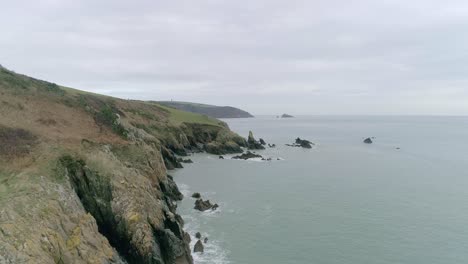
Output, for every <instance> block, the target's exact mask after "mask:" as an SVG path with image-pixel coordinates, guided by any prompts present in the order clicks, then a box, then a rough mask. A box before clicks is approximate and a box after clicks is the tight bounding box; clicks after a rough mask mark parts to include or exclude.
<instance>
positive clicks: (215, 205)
mask: <svg viewBox="0 0 468 264" xmlns="http://www.w3.org/2000/svg"><path fill="white" fill-rule="evenodd" d="M218 208H219V205H218V204H213V207H211V210H213V211H214V210H216V209H218Z"/></svg>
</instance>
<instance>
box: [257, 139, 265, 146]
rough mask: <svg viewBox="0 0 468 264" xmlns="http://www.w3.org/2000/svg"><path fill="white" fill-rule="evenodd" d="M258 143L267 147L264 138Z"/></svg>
mask: <svg viewBox="0 0 468 264" xmlns="http://www.w3.org/2000/svg"><path fill="white" fill-rule="evenodd" d="M258 141H259V142H260V144H262V145H266V142H265V140H263V138H260V139H258Z"/></svg>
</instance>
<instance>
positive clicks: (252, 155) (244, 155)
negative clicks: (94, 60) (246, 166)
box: [232, 151, 262, 160]
mask: <svg viewBox="0 0 468 264" xmlns="http://www.w3.org/2000/svg"><path fill="white" fill-rule="evenodd" d="M232 158H233V159H243V160H248V159H253V158H262V155H258V154H255V153H252V152H250V151H247V152H246V153H242V155H237V156H234V157H232Z"/></svg>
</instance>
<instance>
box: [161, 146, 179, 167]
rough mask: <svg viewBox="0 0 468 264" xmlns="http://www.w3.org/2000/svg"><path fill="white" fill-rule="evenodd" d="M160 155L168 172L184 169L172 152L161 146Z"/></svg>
mask: <svg viewBox="0 0 468 264" xmlns="http://www.w3.org/2000/svg"><path fill="white" fill-rule="evenodd" d="M161 154H162V156H163V159H164V164H165V165H166V168H167V169H168V170H173V169H175V168H178V169H180V168H183V167H184V166H182V164H180V161H179V160H178V159H177V158H176V156H175V155H174V152H173V151H172V150H170V149H168V148H166V147H164V146H163V147H161Z"/></svg>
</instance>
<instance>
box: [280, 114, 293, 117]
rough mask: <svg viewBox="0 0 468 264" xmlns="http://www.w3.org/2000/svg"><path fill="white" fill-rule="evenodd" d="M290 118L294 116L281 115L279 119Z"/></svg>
mask: <svg viewBox="0 0 468 264" xmlns="http://www.w3.org/2000/svg"><path fill="white" fill-rule="evenodd" d="M292 117H294V116H292V115H288V114H282V115H281V118H292Z"/></svg>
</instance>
